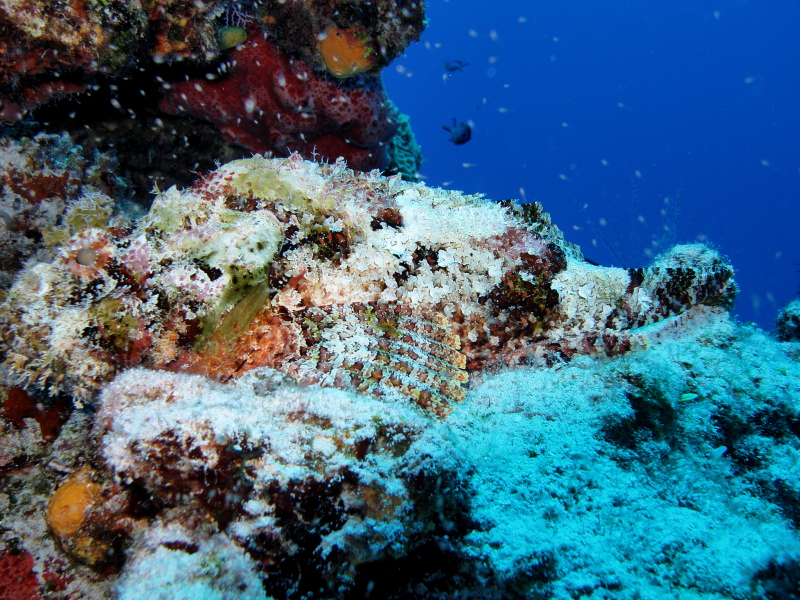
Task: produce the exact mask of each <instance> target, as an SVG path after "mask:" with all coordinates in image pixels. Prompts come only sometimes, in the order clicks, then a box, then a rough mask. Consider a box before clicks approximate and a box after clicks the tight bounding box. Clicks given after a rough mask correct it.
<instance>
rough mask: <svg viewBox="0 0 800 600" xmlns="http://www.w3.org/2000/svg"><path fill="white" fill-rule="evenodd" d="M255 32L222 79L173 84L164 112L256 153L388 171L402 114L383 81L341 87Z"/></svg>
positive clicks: (234, 53)
mask: <svg viewBox="0 0 800 600" xmlns="http://www.w3.org/2000/svg"><path fill="white" fill-rule="evenodd" d="M251 33H252V35H251V38H252V39H251V40H250V41H248V42H247V43H245V44H242V45H240V46H238V47H236V48H234V49H232V50H230V58H229V62H227V63H226V64H225V65H224V66H223V74H222V76H221V77H220V78H219V79H216V78H215V79H213V80H209V79H207V78H206V77H204V76H202V77H193V78H189V79H187V80H186V81H181V82H176V83H174V84H172V85H171V86H170V89H169V91H168V92H167V94H166V96H165V97H164V99H163V100H162V102H161V105H160V106H161V109H162V110H163V111H165V112H168V113H172V114H180V113H183V112H186V113H188V114H191V115H193V116H196V117H200V118H204V119H208V120H210V121H211V122H212V123H214V124H215V125H216V126H217V127H219V129H220V131H222V133H223V135H224V136H225V138H226V139H227V140H228V141H230V142H233V143H236V144H239V145H240V146H244V147H245V148H248V149H249V150H251V151H253V152H258V153H264V152H267V151H269V152H274V153H276V154H277V155H280V156H286V155H287V154H289V153H291V152H299V153H300V154H302V155H303V156H304V157H306V158H311V157H312V156H313V157H314V158H315V159H318V160H325V161H329V162H332V161H334V160H336V158H337V157H339V156H343V157H345V158H346V159H347V163H348V165H349V166H350V167H351V168H353V169H358V170H361V171H369V170H371V169H386V168H388V166H389V150H390V142H391V140H392V138H393V137H394V135H395V132H396V131H397V120H398V114H399V112H398V111H397V109H396V108H395V107H394V105H393V104H392V102H391V101H390V100H389V98H388V97H387V96H386V92H385V90H384V88H383V84H382V82H381V80H380V79H379V78H376V77H371V78H366V79H360V80H358V81H354V82H339V81H336V80H335V79H332V78H328V77H325V76H324V75H320V74H318V73H316V72H315V71H314V70H313V69H312V68H311V67H309V66H308V65H307V64H306V63H305V62H304V61H303V60H301V59H298V58H295V57H292V56H291V55H290V54H287V53H286V52H285V51H283V50H281V49H280V48H278V47H277V46H276V45H275V43H274V42H273V41H272V40H270V39H269V38H267V37H266V36H264V35H258V33H257V32H251Z"/></svg>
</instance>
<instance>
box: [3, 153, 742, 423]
mask: <svg viewBox="0 0 800 600" xmlns="http://www.w3.org/2000/svg"><path fill="white" fill-rule="evenodd" d="M87 248H91V251H89V250H87ZM732 276H733V270H732V269H731V267H730V266H729V265H728V264H727V263H725V261H724V260H722V258H720V256H719V255H718V254H717V253H716V252H715V251H713V250H711V249H709V248H707V247H705V246H702V245H691V246H681V247H677V248H676V249H674V250H673V251H671V252H670V253H668V254H666V255H664V256H662V257H661V258H660V259H658V260H657V261H656V262H655V264H654V265H653V266H652V267H649V268H647V269H630V270H626V269H618V268H610V267H598V266H594V265H591V264H589V263H587V262H586V261H584V260H583V257H582V255H581V253H580V251H579V250H578V249H577V247H575V246H574V245H572V244H569V243H568V242H566V241H565V240H564V239H563V236H562V234H561V232H560V231H559V230H558V228H556V227H555V226H554V225H553V224H552V223H551V222H550V219H549V216H548V215H547V213H545V212H544V211H543V210H542V208H541V205H539V204H538V203H532V204H528V205H525V206H524V207H521V206H518V205H515V204H513V203H498V202H491V201H489V200H485V199H483V198H481V197H478V196H465V195H462V194H460V193H458V192H453V191H448V190H442V189H435V188H429V187H427V186H425V185H423V184H419V183H409V182H404V181H402V179H401V178H400V177H382V176H380V175H379V174H377V172H372V173H366V174H364V173H356V172H353V171H351V170H350V169H348V168H347V167H346V166H345V164H344V162H343V161H339V162H337V163H335V164H332V165H326V164H316V163H312V162H307V161H304V160H302V159H301V158H300V157H299V156H298V155H294V156H291V157H289V158H287V159H266V158H261V157H256V158H252V159H244V160H238V161H234V162H231V163H228V164H227V165H223V166H222V167H220V168H218V169H217V170H216V171H214V172H212V173H210V174H208V175H207V176H205V177H203V178H202V179H201V180H200V181H198V182H197V183H196V184H195V185H194V186H192V187H191V188H189V189H186V190H184V191H179V190H177V189H176V188H171V189H170V190H168V191H167V192H165V193H161V194H159V195H158V196H157V198H156V199H155V201H154V202H153V206H152V208H151V210H150V213H149V214H148V215H146V216H145V217H142V218H141V219H140V220H139V221H138V222H137V224H136V226H135V227H134V228H132V229H129V230H127V231H126V230H122V229H120V228H108V229H106V230H103V229H90V230H88V231H86V232H82V233H80V234H78V235H76V236H74V238H73V239H71V240H69V241H68V242H67V243H66V244H65V245H64V247H63V248H62V249H61V251H60V254H59V255H58V257H57V258H56V259H54V260H53V261H52V262H51V263H37V264H33V265H29V266H28V267H26V269H24V270H23V272H22V273H21V274H20V276H19V278H18V279H17V282H16V283H15V285H14V286H13V287H12V289H11V290H10V291H9V293H8V296H7V298H6V299H5V301H4V302H3V305H2V306H0V350H2V351H3V352H4V354H5V356H6V357H7V361H6V366H7V368H8V369H9V372H11V373H12V374H14V376H15V377H17V379H18V381H20V382H21V383H25V382H28V383H32V384H34V385H36V386H39V387H43V388H47V387H49V388H50V389H51V391H57V390H58V389H59V387H60V388H62V389H66V390H67V391H69V392H71V393H73V395H74V396H75V397H77V398H79V399H84V400H87V401H91V398H92V396H93V394H94V392H95V391H96V390H98V389H100V388H102V387H103V386H104V385H105V383H106V382H108V381H110V380H111V379H112V378H113V377H114V376H115V375H116V374H117V373H118V372H120V371H122V370H125V369H127V368H131V367H134V366H144V367H147V368H150V369H157V370H170V371H177V372H189V373H197V374H202V375H205V376H207V377H210V378H213V379H216V380H221V381H226V380H229V379H231V378H236V377H238V376H240V375H241V374H243V373H246V372H248V371H250V370H252V369H254V368H256V367H262V366H263V367H272V368H275V369H278V370H280V371H282V372H283V373H284V374H286V375H288V376H289V377H291V378H293V379H295V380H296V381H298V382H304V383H315V384H319V385H323V386H330V387H337V388H343V389H353V390H358V391H361V392H363V393H367V394H372V395H376V396H382V397H388V398H396V399H397V400H398V401H405V402H407V401H411V402H413V403H416V404H417V405H418V406H420V407H422V408H424V409H425V410H427V411H429V412H431V413H433V414H435V415H438V416H444V415H446V414H447V413H448V412H449V410H450V407H451V406H452V404H453V403H454V402H460V401H462V400H463V399H464V397H465V393H466V386H467V385H468V383H469V380H470V379H471V378H472V377H479V376H480V374H481V373H482V372H485V371H486V370H487V369H494V368H498V367H502V366H507V365H516V364H529V365H541V366H547V365H552V364H554V363H558V362H562V361H567V360H570V359H571V358H572V357H573V356H576V355H580V354H584V355H586V354H588V355H592V356H594V355H599V356H613V355H617V354H622V353H624V352H628V351H630V350H633V349H636V348H638V347H643V346H644V345H646V341H643V336H642V334H641V333H640V332H641V331H643V330H646V329H647V326H649V325H651V324H653V323H657V322H669V321H670V319H673V318H675V317H677V316H679V315H682V314H683V313H687V312H690V311H692V310H695V311H697V310H700V311H702V310H725V309H726V307H728V306H729V305H730V303H731V301H732V298H733V296H734V295H735V292H736V286H735V284H734V283H733V279H732Z"/></svg>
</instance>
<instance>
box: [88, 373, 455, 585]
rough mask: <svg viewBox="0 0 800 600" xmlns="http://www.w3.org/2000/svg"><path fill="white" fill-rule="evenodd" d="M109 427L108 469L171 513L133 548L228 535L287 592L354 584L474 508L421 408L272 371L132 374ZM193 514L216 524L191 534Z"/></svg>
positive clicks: (107, 412) (112, 396) (116, 388)
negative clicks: (228, 381)
mask: <svg viewBox="0 0 800 600" xmlns="http://www.w3.org/2000/svg"><path fill="white" fill-rule="evenodd" d="M154 413H156V414H158V415H159V419H158V423H157V424H153V422H152V418H151V415H152V414H154ZM254 413H255V414H258V415H259V416H258V419H255V420H254V419H253V417H252V415H253V414H254ZM198 416H199V417H200V418H199V419H198ZM97 428H98V433H97V438H98V440H99V442H100V444H101V445H102V455H103V457H104V459H105V462H106V464H107V465H108V467H109V468H110V469H112V470H113V471H114V472H116V473H117V475H118V476H119V477H120V478H122V480H124V481H128V482H136V483H138V484H140V485H142V486H143V487H144V488H145V489H146V490H147V491H148V493H150V494H152V495H153V496H154V497H155V498H157V499H158V500H159V501H161V502H163V503H164V505H165V507H166V508H167V509H168V510H167V511H166V513H165V514H164V517H163V519H162V520H161V521H160V525H159V526H158V527H159V528H160V532H159V533H157V534H156V533H154V530H153V529H148V530H147V533H146V534H145V536H146V537H145V539H143V540H139V541H137V542H135V544H134V547H135V548H138V547H139V546H140V545H142V544H143V545H144V547H143V548H142V549H141V551H142V552H143V553H150V552H154V551H155V552H159V551H160V552H163V549H164V548H171V549H172V550H178V549H183V550H186V548H187V546H191V547H203V548H209V547H210V546H216V545H217V544H218V543H219V542H217V541H214V540H222V539H226V540H227V541H226V542H225V543H226V544H228V545H231V544H233V543H235V544H236V546H238V547H239V548H244V549H246V550H247V553H248V554H249V555H250V556H251V557H253V558H254V559H255V560H256V561H257V563H258V569H259V570H260V571H261V572H263V573H264V574H265V575H266V579H265V586H266V588H267V589H268V590H270V591H273V590H280V591H281V595H284V594H289V593H290V592H291V594H292V595H294V594H300V595H303V594H305V593H308V592H309V591H312V590H316V589H326V590H331V593H332V592H333V590H344V589H347V588H348V587H349V586H350V585H351V583H352V579H353V577H354V575H355V572H356V570H357V567H358V566H359V565H360V564H362V563H368V562H372V561H375V560H377V559H379V558H382V557H385V556H387V555H392V556H400V555H404V554H405V553H406V552H409V551H411V549H412V548H413V547H414V546H416V545H418V544H419V541H420V539H424V538H427V537H430V536H431V535H432V532H433V531H434V530H435V529H436V528H445V529H446V533H449V534H450V535H454V534H455V533H456V529H457V523H456V517H457V516H458V515H459V514H462V513H463V512H464V508H465V504H464V503H465V496H464V493H463V490H461V488H462V487H463V486H462V484H460V483H459V477H460V476H459V475H458V472H457V471H458V470H457V468H456V467H457V463H456V461H455V459H454V457H452V456H451V455H450V453H449V450H448V449H449V446H448V444H447V442H446V441H445V440H444V439H443V438H442V437H441V435H440V434H439V433H437V431H436V428H431V427H430V424H429V421H428V419H427V418H425V417H424V416H422V415H420V414H419V413H417V412H415V411H414V410H413V408H412V407H410V406H403V405H400V404H397V403H392V402H388V401H379V400H376V399H372V398H369V397H367V396H361V395H352V394H347V393H345V392H341V391H338V390H328V391H326V392H324V393H319V392H317V391H314V390H303V389H294V388H293V386H291V385H289V384H288V380H286V378H285V377H284V376H283V375H281V374H280V373H277V372H276V371H273V370H271V369H263V368H262V369H257V370H253V371H251V372H250V373H248V375H246V376H245V377H242V378H241V379H239V380H238V381H237V382H236V384H235V385H222V384H215V383H212V382H210V381H209V380H208V379H206V378H202V377H199V376H187V375H180V374H170V373H159V372H154V371H142V370H130V371H127V372H126V373H124V374H123V375H121V376H120V377H118V378H117V379H116V380H115V381H114V382H113V383H111V384H110V385H109V386H107V387H106V388H105V389H104V391H103V396H102V399H101V401H100V407H99V411H98V414H97ZM170 510H172V513H170ZM187 514H189V515H194V516H193V517H191V519H195V520H197V521H198V522H202V523H206V524H207V525H206V527H205V528H200V529H199V530H194V531H193V534H192V536H190V537H189V538H188V539H186V533H180V531H179V529H180V528H179V525H180V521H185V520H186V518H187V517H186V515H187ZM170 515H171V516H170ZM177 515H180V521H177V522H176V521H175V519H176V516H177ZM170 519H171V520H170ZM211 523H215V524H216V527H212V526H211V525H210V524H211ZM225 525H227V528H226V527H225ZM176 529H177V530H178V531H176ZM204 529H205V531H204ZM218 529H224V530H225V533H224V535H223V533H222V532H221V531H219V530H218ZM156 539H157V540H158V541H157V543H156V541H155V540H156ZM179 541H180V543H179ZM159 549H160V550H159ZM238 552H239V553H241V550H239V551H238ZM199 558H200V557H196V559H199ZM251 568H252V569H253V570H254V571H255V565H254V566H253V567H251ZM273 579H274V580H275V581H274V582H273Z"/></svg>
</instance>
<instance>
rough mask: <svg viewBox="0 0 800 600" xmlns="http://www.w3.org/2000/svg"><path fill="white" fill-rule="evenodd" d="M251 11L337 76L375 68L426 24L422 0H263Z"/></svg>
mask: <svg viewBox="0 0 800 600" xmlns="http://www.w3.org/2000/svg"><path fill="white" fill-rule="evenodd" d="M239 4H244V2H239ZM253 12H254V15H256V18H258V19H259V20H260V21H262V22H263V23H264V24H265V25H266V28H267V30H268V31H269V33H270V34H271V35H272V36H273V37H274V38H275V39H276V40H277V41H278V43H279V44H280V45H281V46H282V47H284V48H286V49H287V50H289V51H290V52H292V53H298V54H300V55H302V56H304V57H305V58H306V60H307V61H308V62H309V64H310V65H311V66H312V67H314V68H317V69H321V68H324V69H327V70H328V71H329V72H330V73H332V74H333V75H335V76H337V77H349V76H352V75H357V74H360V73H364V72H368V73H377V72H378V71H380V69H382V68H383V67H385V66H386V65H388V64H389V63H390V62H391V61H392V60H393V59H394V58H395V57H397V56H400V55H401V54H402V53H403V51H404V50H405V49H406V47H407V46H408V44H409V43H411V42H412V41H416V40H419V36H420V34H421V33H422V31H423V29H425V3H424V2H423V1H421V0H371V1H368V2H365V1H363V0H345V1H339V2H327V1H324V0H313V1H311V2H307V1H304V0H288V1H286V0H263V1H261V2H258V3H254V7H253Z"/></svg>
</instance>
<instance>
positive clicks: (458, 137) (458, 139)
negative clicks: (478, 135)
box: [442, 118, 472, 146]
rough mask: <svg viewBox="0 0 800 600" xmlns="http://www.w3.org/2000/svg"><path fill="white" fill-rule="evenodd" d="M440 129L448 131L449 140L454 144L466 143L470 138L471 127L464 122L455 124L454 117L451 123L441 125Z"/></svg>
mask: <svg viewBox="0 0 800 600" xmlns="http://www.w3.org/2000/svg"><path fill="white" fill-rule="evenodd" d="M442 129H444V130H445V131H449V132H450V137H449V138H448V139H449V141H451V142H453V143H454V144H455V145H456V146H460V145H461V144H466V143H467V142H468V141H470V140H471V139H472V128H471V127H470V126H469V125H467V124H466V123H464V122H463V121H462V122H461V123H458V124H456V120H455V118H454V119H453V124H452V125H442Z"/></svg>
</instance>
